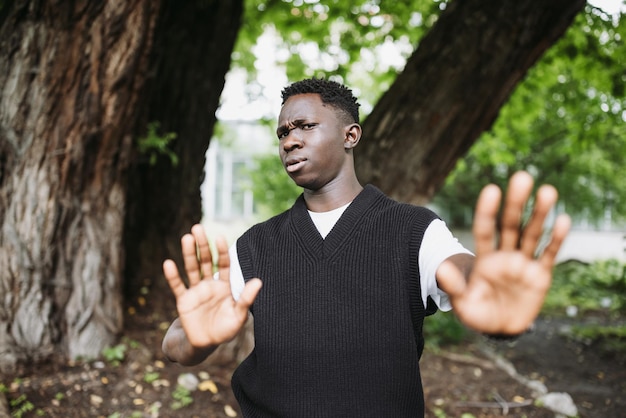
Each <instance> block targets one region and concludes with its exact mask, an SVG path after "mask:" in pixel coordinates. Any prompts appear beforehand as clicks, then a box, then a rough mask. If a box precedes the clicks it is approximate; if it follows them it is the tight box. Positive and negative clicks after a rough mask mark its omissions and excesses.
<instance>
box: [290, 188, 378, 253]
mask: <svg viewBox="0 0 626 418" xmlns="http://www.w3.org/2000/svg"><path fill="white" fill-rule="evenodd" d="M381 198H385V195H384V194H383V193H382V192H381V191H380V190H378V189H377V188H376V187H374V186H372V185H366V186H365V187H364V188H363V190H361V192H360V193H359V194H358V195H357V196H356V197H355V198H354V200H353V201H352V203H351V204H350V206H348V207H347V208H346V210H345V211H344V212H343V214H342V215H341V217H339V219H338V220H337V222H336V223H335V226H333V228H332V229H331V230H330V232H329V233H328V235H327V236H326V239H323V238H322V236H321V235H320V233H319V231H318V230H317V228H316V227H315V224H314V223H313V220H312V219H311V216H310V215H309V212H308V210H307V207H306V202H305V201H304V195H300V197H299V198H298V199H297V200H296V203H295V204H294V206H293V208H292V210H291V228H292V232H293V233H294V234H295V235H296V236H297V237H298V240H299V241H300V244H301V245H302V247H303V248H304V250H305V251H306V252H307V253H308V255H309V256H310V257H314V258H331V257H332V256H333V255H334V254H337V253H338V252H339V251H338V250H339V249H340V248H341V245H342V243H343V242H344V241H345V240H346V239H348V238H349V237H350V235H351V234H352V232H353V231H354V230H355V228H357V227H358V226H359V224H360V223H361V222H362V221H363V219H364V218H365V217H366V216H367V213H368V212H369V211H370V210H371V208H372V205H373V203H375V202H376V201H377V200H379V199H381Z"/></svg>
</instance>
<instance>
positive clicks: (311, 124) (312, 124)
mask: <svg viewBox="0 0 626 418" xmlns="http://www.w3.org/2000/svg"><path fill="white" fill-rule="evenodd" d="M314 127H315V124H314V123H305V124H303V125H302V129H313V128H314Z"/></svg>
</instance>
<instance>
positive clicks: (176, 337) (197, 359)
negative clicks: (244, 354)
mask: <svg viewBox="0 0 626 418" xmlns="http://www.w3.org/2000/svg"><path fill="white" fill-rule="evenodd" d="M217 347H218V346H211V347H194V346H192V345H191V344H190V343H189V340H188V339H187V335H186V334H185V330H184V329H183V327H182V326H181V324H180V320H179V319H178V318H177V319H175V320H174V322H172V325H170V327H169V329H168V330H167V333H166V334H165V337H164V338H163V344H162V349H163V353H164V354H165V356H166V357H167V358H168V359H169V360H170V361H173V362H176V363H180V364H182V365H183V366H195V365H196V364H199V363H201V362H203V361H204V360H205V359H206V358H207V357H208V356H209V355H210V354H211V353H213V352H214V351H215V350H216V349H217Z"/></svg>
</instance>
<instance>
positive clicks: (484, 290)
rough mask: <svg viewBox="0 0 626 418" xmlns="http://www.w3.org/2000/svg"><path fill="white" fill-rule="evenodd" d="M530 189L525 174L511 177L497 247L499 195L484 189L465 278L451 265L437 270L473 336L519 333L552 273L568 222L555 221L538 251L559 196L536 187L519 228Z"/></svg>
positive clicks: (547, 188)
mask: <svg viewBox="0 0 626 418" xmlns="http://www.w3.org/2000/svg"><path fill="white" fill-rule="evenodd" d="M532 188H533V180H532V177H531V176H530V175H529V174H528V173H525V172H519V173H516V174H515V175H514V176H513V177H511V180H510V182H509V188H508V190H507V194H506V199H505V206H504V209H503V212H502V219H501V232H500V240H499V243H497V242H496V236H497V229H498V228H497V226H498V225H497V224H498V222H497V217H498V210H499V206H500V201H501V197H502V193H501V191H500V189H499V188H498V187H496V186H494V185H489V186H486V187H485V188H484V189H483V190H482V192H481V194H480V197H479V199H478V203H477V205H476V215H475V218H474V225H473V234H474V240H475V244H476V258H475V260H474V262H473V266H472V267H471V270H470V269H468V273H469V274H463V273H462V268H459V263H455V262H453V260H447V261H446V262H444V263H442V265H441V266H440V267H439V269H438V271H437V280H438V283H439V285H440V286H441V288H442V289H443V290H444V291H446V293H448V295H449V296H450V301H451V303H452V306H453V307H454V310H455V312H456V314H457V316H458V317H459V318H460V319H461V321H463V323H465V324H466V325H467V326H469V327H471V328H474V329H476V330H478V331H481V332H484V333H491V334H510V335H514V334H518V333H521V332H523V331H524V330H526V329H527V328H528V327H529V326H530V325H531V324H532V322H533V321H534V319H535V318H536V316H537V315H538V314H539V311H540V310H541V306H542V304H543V301H544V299H545V295H546V293H547V292H548V289H549V288H550V284H551V281H552V268H553V266H554V262H555V259H556V255H557V252H558V250H559V248H560V246H561V244H562V243H563V240H564V239H565V237H566V235H567V232H568V230H569V226H570V219H569V217H568V216H567V215H560V216H558V217H557V219H556V221H555V223H554V227H553V229H552V234H551V239H550V241H549V243H548V244H547V245H546V247H545V248H544V249H540V248H538V247H539V244H540V240H541V237H542V234H543V225H544V222H545V220H546V217H547V215H548V213H549V212H550V210H551V208H552V207H553V206H554V204H555V203H556V201H557V197H558V195H557V192H556V189H554V187H552V186H548V185H545V186H542V187H540V188H539V190H538V191H537V195H536V199H535V204H534V208H533V212H532V215H531V217H530V219H529V220H528V222H527V223H526V225H525V226H524V227H523V228H522V214H523V211H524V207H525V205H526V202H527V200H528V199H529V197H530V194H531V192H532ZM538 250H539V251H538ZM466 276H467V277H466Z"/></svg>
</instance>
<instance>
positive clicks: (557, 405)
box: [537, 392, 578, 417]
mask: <svg viewBox="0 0 626 418" xmlns="http://www.w3.org/2000/svg"><path fill="white" fill-rule="evenodd" d="M537 405H540V406H542V407H544V408H546V409H549V410H551V411H552V412H554V413H556V414H560V415H563V416H566V417H576V416H578V408H577V407H576V405H575V404H574V400H573V399H572V397H571V396H570V395H569V393H559V392H550V393H546V394H545V395H543V396H540V397H539V398H537Z"/></svg>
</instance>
